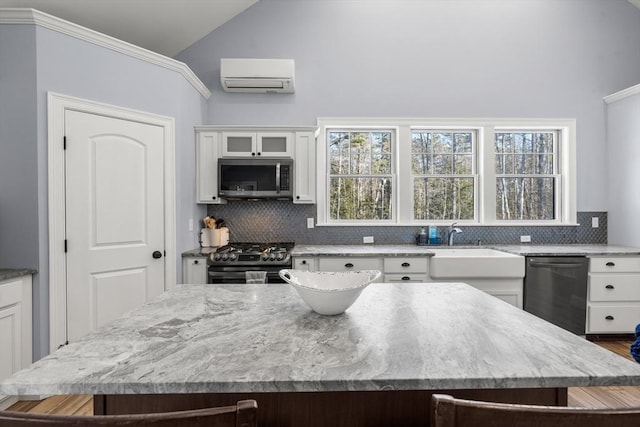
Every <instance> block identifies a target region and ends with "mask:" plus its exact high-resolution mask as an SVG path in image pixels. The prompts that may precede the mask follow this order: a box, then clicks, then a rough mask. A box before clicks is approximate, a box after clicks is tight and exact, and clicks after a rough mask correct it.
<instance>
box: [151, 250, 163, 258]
mask: <svg viewBox="0 0 640 427" xmlns="http://www.w3.org/2000/svg"><path fill="white" fill-rule="evenodd" d="M151 256H152V257H154V258H155V259H158V258H162V252H160V251H154V252H153V253H152V254H151Z"/></svg>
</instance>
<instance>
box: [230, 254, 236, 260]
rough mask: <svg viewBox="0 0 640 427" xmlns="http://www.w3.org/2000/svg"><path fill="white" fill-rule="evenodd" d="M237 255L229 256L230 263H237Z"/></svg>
mask: <svg viewBox="0 0 640 427" xmlns="http://www.w3.org/2000/svg"><path fill="white" fill-rule="evenodd" d="M236 258H237V257H236V254H231V255H229V261H235V260H236Z"/></svg>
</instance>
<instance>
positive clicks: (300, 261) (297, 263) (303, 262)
mask: <svg viewBox="0 0 640 427" xmlns="http://www.w3.org/2000/svg"><path fill="white" fill-rule="evenodd" d="M293 268H295V269H296V270H304V271H316V259H315V258H309V257H305V258H294V259H293Z"/></svg>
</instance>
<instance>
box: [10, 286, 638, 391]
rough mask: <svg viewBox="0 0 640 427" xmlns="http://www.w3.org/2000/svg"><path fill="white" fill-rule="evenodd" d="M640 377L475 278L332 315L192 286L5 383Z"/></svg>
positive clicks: (602, 380) (208, 386)
mask: <svg viewBox="0 0 640 427" xmlns="http://www.w3.org/2000/svg"><path fill="white" fill-rule="evenodd" d="M617 385H640V364H637V363H634V362H632V361H629V360H626V359H624V358H623V357H620V356H618V355H616V354H614V353H612V352H610V351H608V350H605V349H603V348H600V347H599V346H597V345H595V344H593V343H591V342H589V341H586V340H585V339H583V338H580V337H578V336H576V335H573V334H572V333H570V332H567V331H565V330H563V329H561V328H558V327H556V326H554V325H552V324H550V323H548V322H546V321H544V320H541V319H539V318H537V317H535V316H533V315H531V314H529V313H526V312H524V311H522V310H519V309H517V308H515V307H513V306H511V305H509V304H507V303H505V302H503V301H501V300H499V299H497V298H493V297H491V296H489V295H487V294H486V293H484V292H482V291H479V290H477V289H475V288H473V287H471V286H469V285H466V284H462V283H430V284H421V283H395V284H392V283H373V284H371V285H370V286H369V287H368V288H366V289H365V290H364V291H363V293H362V295H361V296H360V298H359V299H358V300H357V301H356V302H355V303H354V305H353V306H351V308H349V309H348V310H347V312H346V313H344V314H341V315H338V316H321V315H318V314H316V313H314V312H312V311H310V310H309V308H308V307H307V306H306V305H305V304H304V303H303V301H302V300H301V299H300V297H299V296H298V295H297V293H296V292H295V289H294V288H293V287H291V286H289V285H286V284H270V285H264V284H263V285H243V286H238V285H182V286H178V287H176V288H175V289H173V290H171V291H168V292H165V293H164V294H162V295H160V296H159V297H157V298H156V299H154V300H152V301H150V302H149V303H147V304H145V305H143V306H142V307H140V308H138V309H135V310H133V311H132V312H130V313H128V314H126V315H125V316H124V317H122V318H120V319H119V320H117V321H115V322H112V323H110V324H108V325H106V326H104V327H102V328H100V329H98V330H96V331H94V332H92V333H91V334H89V335H87V336H86V337H85V338H83V339H81V340H80V341H78V342H76V343H72V344H69V345H68V346H65V347H63V348H61V349H59V350H57V351H56V352H54V353H53V354H51V355H49V356H47V357H46V358H44V359H42V360H40V361H38V362H36V363H34V364H33V365H32V366H31V367H29V368H27V369H25V370H22V371H19V372H18V373H16V374H14V375H13V376H12V377H10V378H8V379H6V380H4V381H3V382H1V383H0V394H10V395H42V394H134V393H200V392H276V391H277V392H288V391H339V390H392V389H393V390H409V389H410V390H420V389H425V390H451V389H491V388H541V387H571V386H617Z"/></svg>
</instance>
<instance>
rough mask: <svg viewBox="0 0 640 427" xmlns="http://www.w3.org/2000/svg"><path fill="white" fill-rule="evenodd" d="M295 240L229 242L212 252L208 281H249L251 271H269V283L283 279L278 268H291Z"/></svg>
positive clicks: (267, 279)
mask: <svg viewBox="0 0 640 427" xmlns="http://www.w3.org/2000/svg"><path fill="white" fill-rule="evenodd" d="M293 246H294V243H293V242H274V243H253V242H238V243H229V244H228V245H225V246H221V247H219V248H218V249H217V250H216V251H215V252H214V253H212V254H211V255H210V256H209V259H208V261H207V263H208V279H207V283H245V281H246V272H247V271H265V272H266V282H267V283H283V282H284V280H282V279H281V278H280V276H278V271H280V270H281V269H283V268H291V266H292V265H293V264H292V261H291V250H292V249H293Z"/></svg>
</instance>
